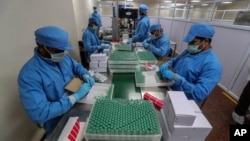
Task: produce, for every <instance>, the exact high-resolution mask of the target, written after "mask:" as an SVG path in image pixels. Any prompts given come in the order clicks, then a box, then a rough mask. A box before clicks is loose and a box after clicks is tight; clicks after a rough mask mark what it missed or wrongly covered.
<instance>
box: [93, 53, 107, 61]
mask: <svg viewBox="0 0 250 141" xmlns="http://www.w3.org/2000/svg"><path fill="white" fill-rule="evenodd" d="M105 59H106V54H91V55H90V61H102V60H105Z"/></svg>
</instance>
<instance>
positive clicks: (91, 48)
mask: <svg viewBox="0 0 250 141" xmlns="http://www.w3.org/2000/svg"><path fill="white" fill-rule="evenodd" d="M82 40H83V44H84V47H85V49H86V51H87V52H89V53H91V54H92V53H94V52H95V50H96V49H97V46H98V45H97V43H94V45H93V44H92V43H91V41H92V35H91V34H89V32H85V33H84V34H83V38H82ZM93 41H94V40H93Z"/></svg>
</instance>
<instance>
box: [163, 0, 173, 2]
mask: <svg viewBox="0 0 250 141" xmlns="http://www.w3.org/2000/svg"><path fill="white" fill-rule="evenodd" d="M164 2H166V3H169V2H172V1H171V0H165V1H164Z"/></svg>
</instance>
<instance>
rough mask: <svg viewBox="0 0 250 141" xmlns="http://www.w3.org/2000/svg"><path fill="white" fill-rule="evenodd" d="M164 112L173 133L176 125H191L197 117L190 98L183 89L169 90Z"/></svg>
mask: <svg viewBox="0 0 250 141" xmlns="http://www.w3.org/2000/svg"><path fill="white" fill-rule="evenodd" d="M164 112H165V114H166V115H165V117H167V119H166V120H167V123H168V125H169V128H170V132H171V133H172V131H173V128H174V125H185V126H191V125H193V123H194V120H195V118H196V115H195V112H194V110H193V108H192V106H191V104H190V102H189V100H188V99H187V98H186V95H185V93H184V92H182V91H167V95H166V100H165V106H164Z"/></svg>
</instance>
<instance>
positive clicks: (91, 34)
mask: <svg viewBox="0 0 250 141" xmlns="http://www.w3.org/2000/svg"><path fill="white" fill-rule="evenodd" d="M97 26H98V21H97V19H96V18H95V17H90V18H89V24H88V28H87V29H86V30H85V31H84V33H83V35H82V41H83V45H84V47H85V50H86V51H87V58H86V59H87V60H86V62H88V63H89V62H90V55H91V54H93V53H94V52H98V53H100V52H103V50H104V49H108V48H109V45H101V43H104V44H110V42H109V41H105V40H99V38H98V37H97V36H96V33H95V31H96V30H97Z"/></svg>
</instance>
